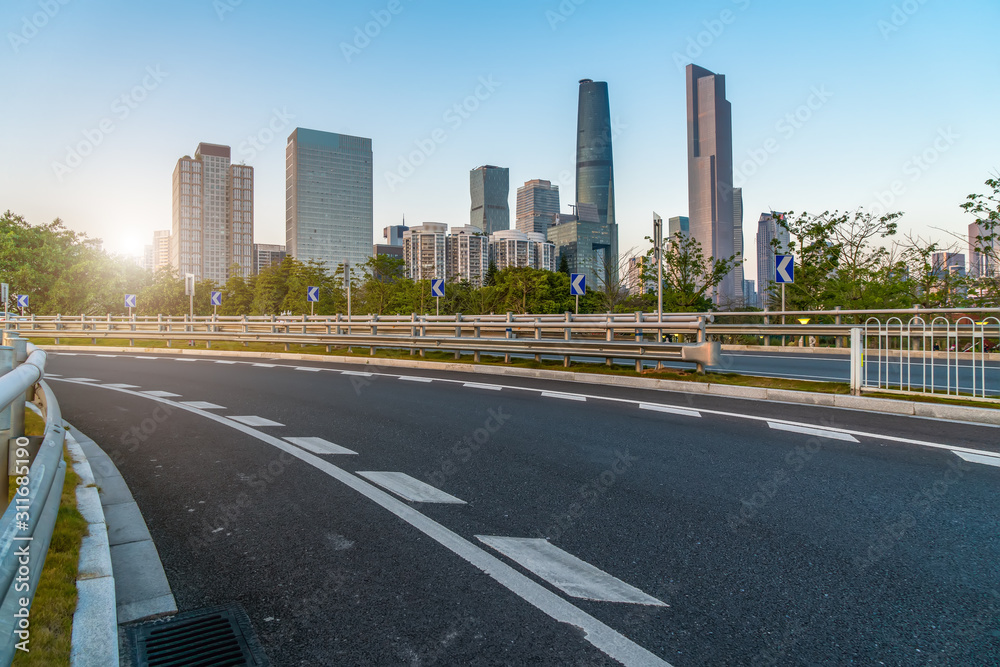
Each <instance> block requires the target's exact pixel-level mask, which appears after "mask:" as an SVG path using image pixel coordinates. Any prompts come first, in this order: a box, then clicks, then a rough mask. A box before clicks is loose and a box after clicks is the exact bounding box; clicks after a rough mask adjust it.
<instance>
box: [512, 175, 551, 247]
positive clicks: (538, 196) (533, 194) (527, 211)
mask: <svg viewBox="0 0 1000 667" xmlns="http://www.w3.org/2000/svg"><path fill="white" fill-rule="evenodd" d="M558 215H559V186H558V185H552V182H551V181H543V180H541V179H535V180H533V181H528V182H527V183H525V184H524V185H523V186H521V187H519V188H518V189H517V229H518V231H521V232H524V233H525V234H529V233H532V232H534V233H536V234H545V233H546V232H547V231H548V229H549V227H551V226H552V225H554V224H555V222H556V216H558Z"/></svg>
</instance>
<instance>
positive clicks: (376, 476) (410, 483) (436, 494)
mask: <svg viewBox="0 0 1000 667" xmlns="http://www.w3.org/2000/svg"><path fill="white" fill-rule="evenodd" d="M358 474H359V475H361V476H362V477H364V478H365V479H367V480H369V481H371V482H375V483H376V484H378V485H379V486H381V487H382V488H383V489H386V490H388V491H392V492H393V493H395V494H396V495H397V496H399V497H400V498H403V499H404V500H409V501H410V502H413V503H441V504H450V505H465V504H466V503H465V501H464V500H460V499H458V498H456V497H455V496H452V495H449V494H447V493H445V492H444V491H442V490H441V489H438V488H435V487H433V486H431V485H430V484H425V483H424V482H421V481H420V480H419V479H415V478H413V477H410V476H409V475H407V474H406V473H402V472H359V473H358Z"/></svg>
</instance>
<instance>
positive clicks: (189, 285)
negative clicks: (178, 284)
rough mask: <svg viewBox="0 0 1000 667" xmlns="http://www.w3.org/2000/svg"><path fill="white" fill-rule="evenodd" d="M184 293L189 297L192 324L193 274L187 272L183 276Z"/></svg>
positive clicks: (192, 322)
mask: <svg viewBox="0 0 1000 667" xmlns="http://www.w3.org/2000/svg"><path fill="white" fill-rule="evenodd" d="M184 294H185V295H187V296H189V297H191V302H190V303H191V311H190V312H191V324H192V325H193V324H194V274H193V273H188V274H185V276H184Z"/></svg>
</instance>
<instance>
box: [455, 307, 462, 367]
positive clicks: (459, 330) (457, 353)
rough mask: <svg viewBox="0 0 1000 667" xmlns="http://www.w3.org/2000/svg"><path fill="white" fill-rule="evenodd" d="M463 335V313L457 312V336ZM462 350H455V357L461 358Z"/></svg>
mask: <svg viewBox="0 0 1000 667" xmlns="http://www.w3.org/2000/svg"><path fill="white" fill-rule="evenodd" d="M461 337H462V313H455V338H461ZM461 358H462V352H461V350H455V359H456V360H457V359H461Z"/></svg>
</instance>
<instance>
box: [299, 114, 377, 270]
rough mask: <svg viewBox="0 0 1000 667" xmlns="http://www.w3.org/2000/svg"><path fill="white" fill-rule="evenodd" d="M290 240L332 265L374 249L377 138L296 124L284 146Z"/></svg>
mask: <svg viewBox="0 0 1000 667" xmlns="http://www.w3.org/2000/svg"><path fill="white" fill-rule="evenodd" d="M285 166H286V171H285V186H286V209H285V245H286V248H287V251H288V254H289V255H290V256H292V257H294V258H296V259H298V260H301V261H308V260H316V261H319V262H323V263H325V264H326V266H327V269H328V270H333V269H335V268H336V266H337V265H339V264H342V263H344V262H350V264H351V265H352V266H357V265H359V264H363V263H364V262H365V261H366V260H367V259H368V258H369V257H371V254H372V237H373V231H374V212H373V204H372V140H371V139H365V138H362V137H352V136H348V135H345V134H334V133H332V132H319V131H317V130H307V129H304V128H301V127H300V128H296V129H295V131H294V132H292V134H291V135H290V136H289V137H288V145H287V146H286V149H285Z"/></svg>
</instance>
